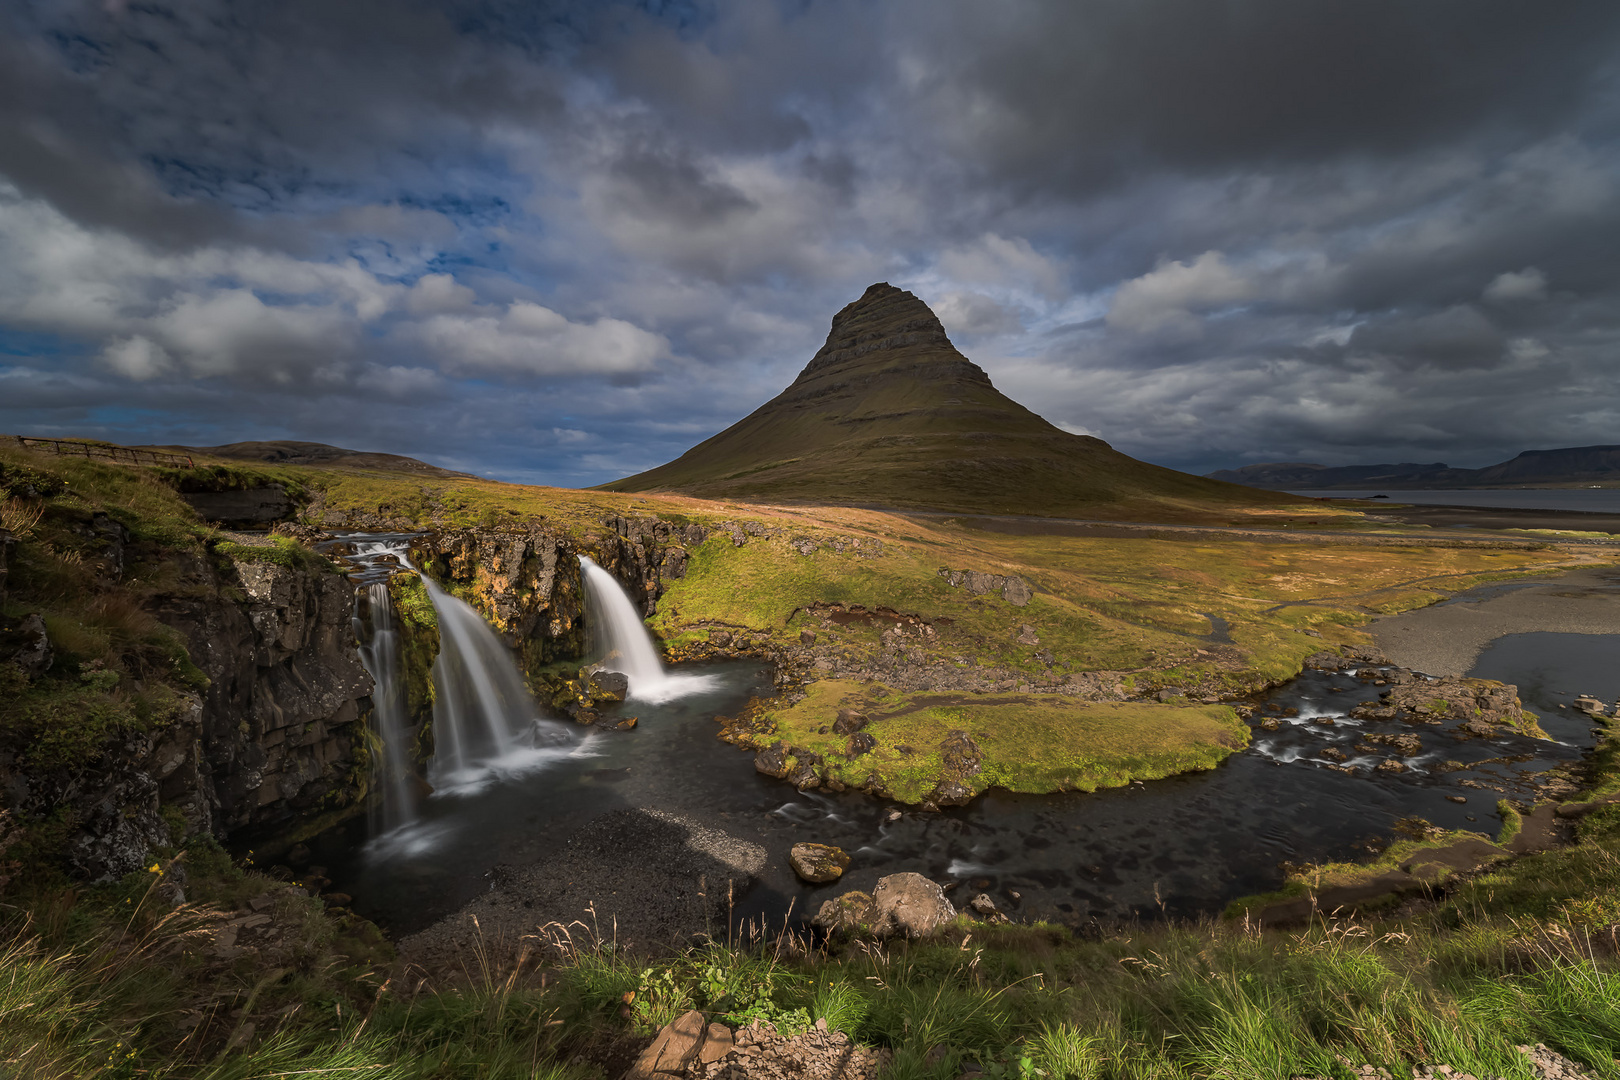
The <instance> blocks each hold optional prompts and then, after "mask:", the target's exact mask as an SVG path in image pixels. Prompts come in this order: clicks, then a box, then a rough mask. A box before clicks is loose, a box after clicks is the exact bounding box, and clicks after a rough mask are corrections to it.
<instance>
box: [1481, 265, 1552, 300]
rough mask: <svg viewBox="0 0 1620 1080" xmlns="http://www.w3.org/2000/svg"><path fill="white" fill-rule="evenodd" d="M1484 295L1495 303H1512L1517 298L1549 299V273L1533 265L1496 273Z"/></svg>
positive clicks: (1486, 287)
mask: <svg viewBox="0 0 1620 1080" xmlns="http://www.w3.org/2000/svg"><path fill="white" fill-rule="evenodd" d="M1483 296H1484V298H1485V299H1486V300H1489V301H1490V302H1491V303H1493V304H1510V303H1513V302H1514V301H1515V300H1545V299H1547V275H1546V274H1543V273H1542V272H1541V271H1540V270H1537V269H1536V268H1535V267H1533V266H1527V267H1525V268H1524V269H1523V270H1519V271H1512V270H1509V271H1507V272H1506V273H1502V274H1498V275H1496V278H1495V280H1493V281H1492V282H1491V283H1490V284H1489V285H1487V286H1485V292H1484V293H1483Z"/></svg>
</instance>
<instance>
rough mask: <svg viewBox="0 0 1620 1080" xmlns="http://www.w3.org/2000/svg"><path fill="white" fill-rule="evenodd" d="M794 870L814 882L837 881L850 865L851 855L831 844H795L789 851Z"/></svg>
mask: <svg viewBox="0 0 1620 1080" xmlns="http://www.w3.org/2000/svg"><path fill="white" fill-rule="evenodd" d="M788 862H789V863H791V864H792V865H793V872H794V873H795V874H798V875H799V876H800V877H801V878H803V879H804V880H806V881H808V882H811V883H812V884H816V885H819V884H821V883H823V882H827V881H837V880H838V879H839V878H841V877H843V876H844V870H845V869H846V868H847V867H848V866H849V856H848V855H847V854H846V853H845V852H844V851H843V849H841V848H835V847H832V846H831V845H829V844H794V845H793V849H792V850H791V851H789V852H788Z"/></svg>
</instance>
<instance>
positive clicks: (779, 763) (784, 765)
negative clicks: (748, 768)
mask: <svg viewBox="0 0 1620 1080" xmlns="http://www.w3.org/2000/svg"><path fill="white" fill-rule="evenodd" d="M787 756H788V755H787V747H786V746H784V745H783V744H782V740H780V739H778V740H776V742H774V743H772V744H771V745H770V746H767V747H766V748H765V749H763V750H761V751H760V752H759V753H757V754H755V755H754V769H755V770H756V771H758V772H762V773H764V774H765V775H766V776H774V777H776V778H777V779H778V780H780V779H781V778H782V777H784V776H786V775H787V774H788V761H787Z"/></svg>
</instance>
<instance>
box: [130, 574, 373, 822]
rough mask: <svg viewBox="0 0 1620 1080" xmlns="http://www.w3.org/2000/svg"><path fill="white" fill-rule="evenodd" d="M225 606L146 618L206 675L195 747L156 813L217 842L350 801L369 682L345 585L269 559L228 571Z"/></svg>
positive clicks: (203, 603) (187, 604) (190, 603)
mask: <svg viewBox="0 0 1620 1080" xmlns="http://www.w3.org/2000/svg"><path fill="white" fill-rule="evenodd" d="M234 571H235V576H236V579H237V583H238V584H239V587H240V589H241V591H242V593H243V594H245V598H244V599H243V600H242V601H239V602H236V603H219V602H209V601H207V600H187V599H182V598H172V599H170V600H168V601H167V602H165V603H164V604H163V606H162V607H161V609H160V610H159V612H158V615H159V617H160V618H161V619H162V620H163V621H164V622H165V623H167V624H168V625H170V626H173V627H174V628H175V629H177V630H179V631H180V632H181V633H182V634H183V635H184V636H185V638H186V645H187V649H188V651H189V652H190V653H191V656H192V662H193V663H195V664H196V665H197V666H198V667H200V668H201V669H202V670H203V672H204V673H205V674H206V675H207V676H208V679H209V684H208V687H207V689H205V690H204V691H202V700H201V706H202V708H201V717H200V722H201V731H200V735H201V739H200V741H199V742H198V743H197V744H196V745H195V746H194V747H193V749H192V752H191V753H190V754H189V755H188V757H187V765H188V767H187V768H186V769H185V770H183V771H181V772H180V773H179V774H178V779H174V778H166V780H165V782H166V784H167V785H168V786H167V788H166V789H165V791H164V799H163V801H164V802H165V803H166V804H174V805H178V806H179V807H180V808H181V809H182V811H184V812H185V813H186V815H187V819H188V821H190V822H191V824H192V825H193V827H194V828H197V829H199V830H207V831H211V832H214V833H216V834H219V835H224V834H227V833H230V832H233V831H235V830H237V829H241V828H244V827H247V826H250V825H251V826H262V825H268V824H271V823H274V822H277V821H282V820H286V819H288V818H291V817H294V816H297V815H299V814H302V813H307V812H309V811H312V810H316V809H320V808H322V807H336V806H338V805H347V804H351V803H353V802H354V801H355V800H356V799H357V798H358V797H359V796H360V795H361V794H363V791H364V779H363V777H362V776H357V775H356V770H357V766H359V765H361V764H363V762H362V761H361V757H360V752H361V744H362V742H363V737H362V731H363V723H362V721H363V719H364V714H365V712H366V711H367V710H368V709H369V708H370V704H371V701H370V694H371V691H372V684H371V677H370V676H369V675H367V674H366V672H365V668H363V667H362V666H361V664H360V660H359V657H358V656H357V655H356V653H355V648H354V631H353V629H352V625H351V614H352V611H353V607H354V586H353V585H352V584H350V582H349V581H348V580H347V579H346V578H344V577H342V576H341V575H338V574H333V573H326V572H323V571H320V570H315V571H311V570H306V569H296V568H291V567H286V566H281V565H278V564H276V563H273V562H240V563H236V564H235V565H234Z"/></svg>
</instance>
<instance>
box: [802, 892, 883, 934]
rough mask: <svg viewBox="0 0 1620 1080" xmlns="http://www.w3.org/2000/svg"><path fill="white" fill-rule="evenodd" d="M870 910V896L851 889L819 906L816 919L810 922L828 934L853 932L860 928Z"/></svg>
mask: <svg viewBox="0 0 1620 1080" xmlns="http://www.w3.org/2000/svg"><path fill="white" fill-rule="evenodd" d="M871 908H872V894H871V893H865V892H861V891H860V890H859V889H851V890H850V891H849V892H847V893H843V894H842V895H839V896H835V897H833V898H832V899H831V900H828V901H827V902H826V903H824V904H822V905H821V910H820V911H818V912H816V917H815V918H814V919H811V920H810V922H811V924H812V925H814V926H818V927H820V928H821V929H823V930H825V931H827V932H828V933H829V934H833V933H837V932H838V931H840V930H854V929H857V928H859V927H860V925H861V923H862V922H863V921H864V920H865V919H866V913H867V912H868V911H870V910H871Z"/></svg>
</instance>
